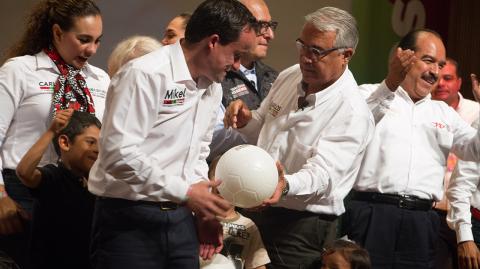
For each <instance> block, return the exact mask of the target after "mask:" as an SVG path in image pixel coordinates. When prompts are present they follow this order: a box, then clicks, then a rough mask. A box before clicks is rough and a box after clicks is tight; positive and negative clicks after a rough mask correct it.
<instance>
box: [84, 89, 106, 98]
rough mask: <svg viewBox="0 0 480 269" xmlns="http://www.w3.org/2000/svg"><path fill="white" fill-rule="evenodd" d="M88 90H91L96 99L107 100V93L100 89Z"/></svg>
mask: <svg viewBox="0 0 480 269" xmlns="http://www.w3.org/2000/svg"><path fill="white" fill-rule="evenodd" d="M88 90H90V94H91V95H92V96H95V97H100V98H105V96H106V95H107V92H105V91H101V90H100V89H98V88H88Z"/></svg>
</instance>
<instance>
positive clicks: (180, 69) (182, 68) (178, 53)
mask: <svg viewBox="0 0 480 269" xmlns="http://www.w3.org/2000/svg"><path fill="white" fill-rule="evenodd" d="M166 47H167V49H169V50H170V51H171V53H170V60H171V64H172V80H173V81H175V82H182V81H183V82H186V81H191V82H192V83H193V84H194V85H195V87H196V88H198V89H199V90H200V89H206V88H208V86H210V85H211V84H212V83H214V82H212V81H211V80H209V79H207V78H206V77H200V78H199V79H198V83H197V82H195V80H193V78H192V75H191V74H190V70H189V69H188V65H187V62H186V59H185V54H183V50H182V46H181V45H180V41H177V42H175V43H174V44H172V45H169V46H166Z"/></svg>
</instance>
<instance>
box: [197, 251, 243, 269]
mask: <svg viewBox="0 0 480 269" xmlns="http://www.w3.org/2000/svg"><path fill="white" fill-rule="evenodd" d="M200 268H201V269H235V264H234V263H233V261H232V260H230V259H229V258H227V257H225V256H223V255H222V254H220V253H218V254H215V255H214V256H213V257H212V259H211V260H207V261H205V260H203V259H202V258H200Z"/></svg>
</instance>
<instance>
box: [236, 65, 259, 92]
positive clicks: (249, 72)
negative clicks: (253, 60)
mask: <svg viewBox="0 0 480 269" xmlns="http://www.w3.org/2000/svg"><path fill="white" fill-rule="evenodd" d="M240 72H242V73H243V75H244V76H245V77H246V78H247V79H248V80H250V81H251V82H252V83H253V86H255V89H256V88H257V72H256V70H255V64H254V65H253V68H252V69H247V68H245V66H243V65H240Z"/></svg>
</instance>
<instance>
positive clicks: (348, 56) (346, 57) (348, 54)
mask: <svg viewBox="0 0 480 269" xmlns="http://www.w3.org/2000/svg"><path fill="white" fill-rule="evenodd" d="M354 53H355V51H354V50H353V49H352V48H346V49H343V53H342V54H343V59H344V63H345V64H348V62H349V61H350V59H352V56H353V54H354Z"/></svg>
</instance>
